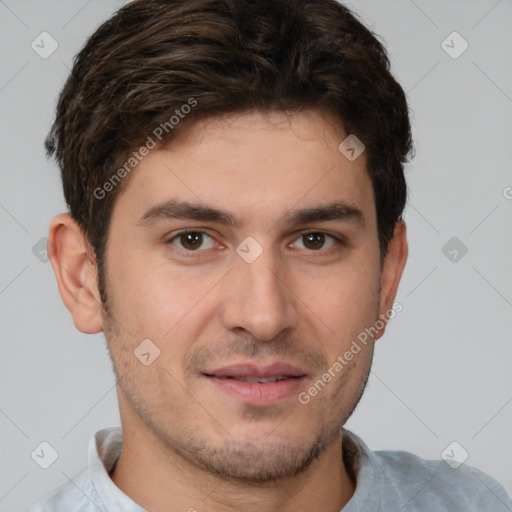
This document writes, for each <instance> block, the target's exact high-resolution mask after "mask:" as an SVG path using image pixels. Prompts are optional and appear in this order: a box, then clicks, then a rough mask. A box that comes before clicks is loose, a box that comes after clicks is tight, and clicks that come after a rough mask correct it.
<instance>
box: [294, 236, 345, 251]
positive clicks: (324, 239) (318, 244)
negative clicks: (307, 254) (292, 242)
mask: <svg viewBox="0 0 512 512" xmlns="http://www.w3.org/2000/svg"><path fill="white" fill-rule="evenodd" d="M329 239H330V240H331V242H330V244H329ZM297 240H299V241H302V245H303V247H299V249H307V250H309V251H319V250H321V249H330V248H331V247H332V246H334V245H336V244H338V245H339V244H341V241H340V240H338V239H337V238H336V237H334V236H333V235H329V234H328V233H324V232H322V231H309V232H307V233H302V234H301V236H300V237H299V238H298V239H297ZM326 244H327V247H326ZM325 252H326V251H325Z"/></svg>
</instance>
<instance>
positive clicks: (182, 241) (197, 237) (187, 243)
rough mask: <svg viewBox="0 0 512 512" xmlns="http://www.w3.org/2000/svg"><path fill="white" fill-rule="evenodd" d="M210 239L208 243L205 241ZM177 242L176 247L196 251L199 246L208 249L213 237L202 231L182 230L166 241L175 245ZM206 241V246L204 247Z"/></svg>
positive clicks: (211, 244) (211, 245) (212, 243)
mask: <svg viewBox="0 0 512 512" xmlns="http://www.w3.org/2000/svg"><path fill="white" fill-rule="evenodd" d="M208 240H209V241H210V242H209V244H208V242H207V241H208ZM175 242H179V245H178V248H180V249H183V250H185V251H189V252H198V249H199V248H202V249H210V248H212V247H213V245H214V241H213V238H212V237H211V236H209V235H207V234H206V233H204V232H203V231H182V232H181V233H178V234H176V235H175V236H173V237H172V238H171V239H170V240H169V241H168V242H167V243H168V244H172V245H175ZM205 243H206V245H207V246H206V247H204V245H205Z"/></svg>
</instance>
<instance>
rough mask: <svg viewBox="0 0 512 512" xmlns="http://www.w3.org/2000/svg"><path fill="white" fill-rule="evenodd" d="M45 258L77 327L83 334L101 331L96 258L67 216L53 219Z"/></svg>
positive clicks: (60, 215)
mask: <svg viewBox="0 0 512 512" xmlns="http://www.w3.org/2000/svg"><path fill="white" fill-rule="evenodd" d="M48 256H49V259H50V262H51V264H52V268H53V271H54V273H55V277H56V278H57V284H58V287H59V292H60V295H61V297H62V300H63V302H64V304H65V305H66V307H67V308H68V310H69V311H70V312H71V315H72V317H73V322H74V324H75V326H76V328H77V329H78V330H79V331H81V332H83V333H86V334H95V333H98V332H101V331H102V330H103V321H102V316H101V300H100V295H99V291H98V284H97V269H96V260H95V256H94V255H92V257H91V254H90V249H89V247H88V246H87V243H86V241H85V236H84V234H83V232H82V229H81V228H80V226H79V225H78V224H77V223H76V222H75V221H74V220H73V219H72V218H71V216H70V215H69V214H67V213H62V214H59V215H57V216H55V217H54V218H53V219H52V221H51V222H50V229H49V233H48Z"/></svg>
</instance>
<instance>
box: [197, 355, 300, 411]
mask: <svg viewBox="0 0 512 512" xmlns="http://www.w3.org/2000/svg"><path fill="white" fill-rule="evenodd" d="M202 376H203V377H204V378H206V379H207V380H208V381H209V382H211V383H212V384H213V385H214V386H215V387H216V388H217V389H219V390H220V391H222V392H224V393H226V394H228V395H230V396H232V397H234V398H235V399H237V400H238V401H239V402H242V403H243V404H246V405H260V406H270V405H276V404H278V403H279V402H282V401H283V400H285V399H287V398H289V397H290V396H295V395H296V394H297V392H298V389H299V388H300V386H301V385H302V383H303V381H304V379H305V378H306V376H307V374H306V371H305V370H303V369H302V368H300V367H298V366H294V365H292V364H289V363H286V362H276V363H273V364H270V365H255V364H250V363H238V364H232V365H229V366H224V367H222V368H217V369H212V370H207V371H204V372H202ZM277 376H284V377H288V378H287V379H286V380H281V381H277V382H267V383H258V382H243V381H240V380H236V378H243V377H252V378H268V377H277Z"/></svg>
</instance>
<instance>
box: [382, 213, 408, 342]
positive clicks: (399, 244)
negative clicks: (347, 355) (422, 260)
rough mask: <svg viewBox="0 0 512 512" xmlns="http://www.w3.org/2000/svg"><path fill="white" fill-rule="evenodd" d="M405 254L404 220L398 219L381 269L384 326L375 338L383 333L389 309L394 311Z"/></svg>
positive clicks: (405, 259)
mask: <svg viewBox="0 0 512 512" xmlns="http://www.w3.org/2000/svg"><path fill="white" fill-rule="evenodd" d="M407 254H408V247H407V236H406V226H405V222H403V221H399V222H397V223H396V224H395V229H394V231H393V237H392V238H391V240H390V241H389V245H388V252H387V254H386V258H385V260H384V264H383V267H382V271H381V288H380V305H379V319H381V320H383V321H384V327H382V329H379V332H378V333H377V334H376V336H375V340H378V339H379V338H380V337H381V336H382V335H383V334H384V331H385V330H386V324H387V321H388V319H389V315H390V311H394V310H393V304H394V301H395V297H396V292H397V290H398V285H399V284H400V279H401V278H402V272H403V270H404V267H405V263H406V261H407Z"/></svg>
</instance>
